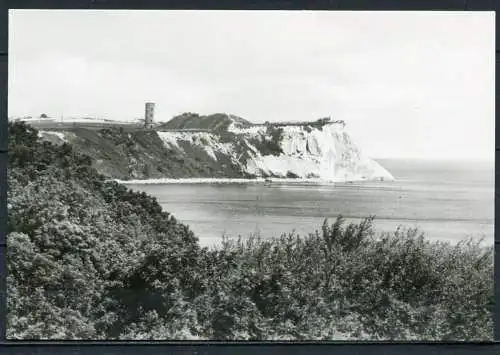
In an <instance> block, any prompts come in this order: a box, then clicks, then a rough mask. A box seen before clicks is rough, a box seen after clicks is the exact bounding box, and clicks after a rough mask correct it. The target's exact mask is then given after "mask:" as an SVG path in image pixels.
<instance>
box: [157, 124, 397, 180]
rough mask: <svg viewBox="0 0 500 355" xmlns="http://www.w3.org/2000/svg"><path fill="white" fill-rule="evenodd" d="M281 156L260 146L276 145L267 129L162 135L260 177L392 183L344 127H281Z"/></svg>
mask: <svg viewBox="0 0 500 355" xmlns="http://www.w3.org/2000/svg"><path fill="white" fill-rule="evenodd" d="M279 129H280V130H281V131H280V134H279V138H278V141H279V146H280V148H281V153H280V154H279V155H278V154H269V153H268V152H266V151H265V150H262V149H259V146H262V144H266V143H268V142H271V141H272V140H273V137H272V136H271V135H270V134H269V133H268V129H267V127H266V126H250V127H238V125H236V124H234V123H232V124H231V125H229V127H228V128H227V131H228V132H230V133H233V134H234V135H235V136H234V139H233V140H232V141H223V140H222V139H221V137H220V135H219V134H217V133H213V132H158V135H159V137H160V138H161V139H162V141H163V142H164V144H165V145H166V146H167V147H169V148H170V149H181V150H182V146H183V145H184V146H185V145H186V144H188V145H189V146H198V147H199V148H203V149H204V150H205V151H206V153H207V154H208V155H209V156H210V157H211V158H212V159H214V160H217V159H220V156H221V155H222V156H226V157H228V156H229V157H230V158H231V161H232V162H233V164H234V165H238V166H239V168H240V170H241V171H243V172H245V173H247V174H251V175H254V176H259V177H291V176H293V177H296V178H317V179H321V180H325V181H359V180H384V181H390V180H394V177H393V176H392V175H391V174H390V173H389V172H388V171H387V170H386V169H384V168H383V167H382V166H381V165H380V164H378V163H377V162H375V161H374V160H372V159H370V158H369V157H367V156H366V155H364V154H363V153H362V152H361V150H360V149H359V148H358V147H357V146H356V145H355V144H354V143H353V142H352V140H351V139H350V137H349V135H348V134H347V132H346V131H345V129H344V126H343V125H342V124H334V123H332V124H326V125H324V126H323V127H315V126H306V125H297V126H293V125H287V126H284V127H280V128H279Z"/></svg>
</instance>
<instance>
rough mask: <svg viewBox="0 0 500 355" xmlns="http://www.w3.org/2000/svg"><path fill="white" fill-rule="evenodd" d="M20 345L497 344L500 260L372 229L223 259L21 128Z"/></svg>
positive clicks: (13, 149)
mask: <svg viewBox="0 0 500 355" xmlns="http://www.w3.org/2000/svg"><path fill="white" fill-rule="evenodd" d="M9 130H10V131H9V133H10V135H9V148H10V153H9V164H10V166H9V176H8V178H9V196H8V203H9V218H8V229H9V234H8V237H7V242H8V248H7V254H8V255H7V257H8V259H7V262H8V315H7V316H8V317H7V322H8V324H7V332H8V334H7V335H8V337H9V338H21V339H225V340H229V339H235V340H245V339H256V340H257V339H258V340H278V339H279V340H303V339H309V340H313V339H314V340H321V339H393V340H396V339H398V340H410V339H419V340H491V339H492V338H493V334H492V333H493V321H492V313H491V306H492V304H493V248H492V247H483V246H482V245H481V243H480V242H479V241H472V240H470V241H467V242H462V243H459V244H456V245H452V244H446V243H438V242H432V243H431V242H429V241H428V240H426V239H425V238H424V236H423V235H422V234H419V232H418V231H417V230H413V229H403V228H401V229H399V230H397V231H396V232H394V233H391V234H385V235H381V236H377V235H376V234H375V233H374V231H373V218H367V219H365V220H363V221H361V222H360V223H358V224H352V223H351V224H346V223H345V222H344V220H343V219H342V218H341V217H339V218H338V219H337V220H336V221H335V222H334V223H333V224H331V225H330V224H328V223H327V222H326V221H325V224H324V225H323V226H322V228H321V231H320V232H316V233H313V234H310V235H308V236H304V237H300V236H297V235H293V234H291V235H283V236H281V237H280V238H277V239H272V240H264V239H259V238H250V239H247V240H243V239H237V240H228V239H225V240H224V241H223V243H222V247H221V248H218V249H214V250H209V249H207V248H200V247H199V245H198V243H197V239H196V237H195V236H194V235H193V233H192V232H191V231H190V230H189V229H188V228H187V227H186V226H184V225H182V224H181V223H179V222H177V221H176V220H175V218H173V217H172V216H171V215H169V214H168V213H166V212H162V210H161V207H160V205H159V204H158V203H157V202H156V200H155V199H154V198H152V197H149V196H147V195H146V194H144V193H137V192H133V191H130V190H128V189H127V188H125V187H124V186H122V185H119V184H117V183H109V182H105V180H104V178H103V177H102V176H101V175H99V174H97V172H96V171H95V170H94V169H93V168H92V167H91V160H90V159H89V158H88V157H85V156H82V155H80V154H77V153H75V152H73V150H72V148H71V146H69V145H66V144H65V145H62V146H59V147H58V146H54V145H52V144H49V143H43V142H40V141H39V140H38V139H37V132H36V130H33V129H31V128H30V127H27V126H25V125H22V124H11V125H10V127H9Z"/></svg>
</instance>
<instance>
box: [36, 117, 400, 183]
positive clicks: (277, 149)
mask: <svg viewBox="0 0 500 355" xmlns="http://www.w3.org/2000/svg"><path fill="white" fill-rule="evenodd" d="M39 135H40V136H41V137H42V138H44V139H47V140H50V141H52V142H54V143H61V142H63V141H67V142H69V143H71V144H72V145H73V146H74V147H75V148H76V149H77V150H79V151H82V152H83V153H85V154H87V155H90V156H91V157H92V158H94V165H95V167H96V168H97V169H98V170H99V171H100V172H101V173H103V174H105V175H107V176H109V177H112V178H118V179H147V178H193V177H200V178H201V177H214V178H252V177H277V178H283V177H288V178H316V179H321V180H327V181H353V180H374V179H381V180H393V179H394V178H393V177H392V175H391V174H390V173H389V172H388V171H387V170H386V169H384V168H383V167H382V166H380V165H379V164H378V163H377V162H375V161H374V160H372V159H370V158H369V157H367V156H366V155H365V154H363V152H362V151H361V150H360V149H359V148H358V147H357V146H356V145H355V144H354V143H353V142H352V140H351V138H350V136H349V134H348V133H347V132H346V130H345V128H344V124H343V123H335V122H329V123H324V122H323V123H321V124H318V121H317V122H310V123H300V124H299V123H297V124H294V123H282V124H267V125H254V124H252V123H250V122H248V121H246V120H244V119H242V118H240V117H236V116H231V115H225V114H215V115H210V116H199V115H197V114H183V115H181V116H177V117H174V118H173V119H172V120H170V121H169V122H167V123H166V124H164V125H162V126H160V127H158V128H157V129H156V130H154V131H153V130H151V131H135V132H128V133H127V132H123V131H120V130H119V128H118V127H117V128H116V129H109V128H108V129H103V130H99V131H96V130H87V129H83V128H76V129H72V130H71V131H58V132H55V131H40V133H39Z"/></svg>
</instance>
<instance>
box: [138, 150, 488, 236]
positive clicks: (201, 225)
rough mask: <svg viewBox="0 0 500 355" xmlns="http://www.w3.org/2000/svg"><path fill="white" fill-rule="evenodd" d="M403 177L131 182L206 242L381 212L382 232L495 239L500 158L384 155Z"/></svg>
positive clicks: (301, 230)
mask: <svg viewBox="0 0 500 355" xmlns="http://www.w3.org/2000/svg"><path fill="white" fill-rule="evenodd" d="M377 161H378V162H379V163H380V164H381V165H382V166H384V167H385V168H386V169H387V170H389V171H390V172H391V173H392V175H393V176H394V177H395V178H396V181H382V182H352V183H349V182H347V183H335V184H333V185H332V184H309V183H308V184H306V183H304V184H301V183H300V182H294V183H290V182H285V183H271V184H264V183H248V184H245V183H241V182H240V183H219V184H217V183H215V184H214V183H196V184H176V183H167V184H137V183H134V184H130V185H128V187H129V188H132V189H133V190H137V191H145V192H146V193H148V194H150V195H152V196H155V197H156V198H157V200H158V202H159V203H160V204H161V206H162V208H163V209H164V210H165V211H168V212H170V213H172V214H173V215H174V216H175V217H176V218H177V219H178V220H179V221H181V222H183V223H184V224H187V225H189V227H190V228H191V229H192V230H193V232H194V233H195V234H196V236H197V237H198V238H199V241H200V244H201V245H203V246H217V245H218V244H220V242H221V241H222V237H223V236H225V237H229V238H237V237H238V236H241V237H242V238H248V237H250V236H252V235H259V236H260V237H261V238H273V237H279V236H280V235H281V234H283V233H286V234H288V233H292V232H293V233H296V234H299V235H308V234H309V233H314V232H315V231H316V230H321V226H322V224H323V222H324V220H325V219H328V220H329V222H331V223H333V222H334V221H335V219H336V218H337V216H338V215H342V216H343V217H344V218H345V219H346V220H347V221H359V220H361V219H363V218H364V217H367V216H370V215H373V216H375V220H374V227H375V231H376V233H379V234H380V233H382V232H389V233H390V232H394V231H395V230H396V229H397V228H398V226H406V227H411V228H414V227H418V228H419V229H420V230H421V231H422V232H424V233H425V236H426V237H427V238H429V239H430V240H441V241H447V242H452V243H455V242H458V241H460V240H464V239H467V238H482V239H483V240H484V243H488V244H493V240H494V177H495V171H494V163H493V162H470V161H421V160H399V159H398V160H395V159H391V160H389V159H386V160H377Z"/></svg>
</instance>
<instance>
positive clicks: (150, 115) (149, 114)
mask: <svg viewBox="0 0 500 355" xmlns="http://www.w3.org/2000/svg"><path fill="white" fill-rule="evenodd" d="M154 119H155V104H154V102H146V112H145V114H144V126H145V127H146V128H153V124H154Z"/></svg>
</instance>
